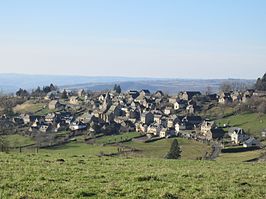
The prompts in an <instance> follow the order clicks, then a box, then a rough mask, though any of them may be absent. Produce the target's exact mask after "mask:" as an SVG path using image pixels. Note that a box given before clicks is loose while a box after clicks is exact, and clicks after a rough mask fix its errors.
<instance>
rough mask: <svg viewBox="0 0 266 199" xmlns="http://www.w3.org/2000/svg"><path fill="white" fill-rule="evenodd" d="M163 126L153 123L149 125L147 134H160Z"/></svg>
mask: <svg viewBox="0 0 266 199" xmlns="http://www.w3.org/2000/svg"><path fill="white" fill-rule="evenodd" d="M162 128H163V127H162V126H161V125H160V124H157V123H153V124H151V125H149V126H148V129H147V134H152V135H153V136H159V134H160V131H161V129H162Z"/></svg>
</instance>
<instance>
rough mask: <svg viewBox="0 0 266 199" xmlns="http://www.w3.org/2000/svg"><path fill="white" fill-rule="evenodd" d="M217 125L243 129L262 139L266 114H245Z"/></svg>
mask: <svg viewBox="0 0 266 199" xmlns="http://www.w3.org/2000/svg"><path fill="white" fill-rule="evenodd" d="M216 122H217V124H219V123H220V124H221V125H222V124H227V123H229V124H230V125H231V126H235V127H241V128H243V129H245V130H246V131H249V133H250V134H251V135H253V136H257V137H260V136H261V132H262V130H263V129H265V128H266V114H259V113H245V114H238V115H233V116H230V117H227V118H223V119H220V120H217V121H216Z"/></svg>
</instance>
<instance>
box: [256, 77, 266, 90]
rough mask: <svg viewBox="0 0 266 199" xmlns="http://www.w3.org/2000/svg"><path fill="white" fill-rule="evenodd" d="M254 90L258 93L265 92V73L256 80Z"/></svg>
mask: <svg viewBox="0 0 266 199" xmlns="http://www.w3.org/2000/svg"><path fill="white" fill-rule="evenodd" d="M255 88H256V90H259V91H266V73H265V74H264V75H263V77H262V78H258V79H257V82H256V84H255Z"/></svg>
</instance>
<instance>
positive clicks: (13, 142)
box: [5, 134, 35, 147]
mask: <svg viewBox="0 0 266 199" xmlns="http://www.w3.org/2000/svg"><path fill="white" fill-rule="evenodd" d="M5 138H6V140H7V142H8V145H9V146H10V147H19V146H25V145H29V144H34V143H35V142H34V140H33V139H32V138H31V137H26V136H22V135H18V134H15V135H8V136H5Z"/></svg>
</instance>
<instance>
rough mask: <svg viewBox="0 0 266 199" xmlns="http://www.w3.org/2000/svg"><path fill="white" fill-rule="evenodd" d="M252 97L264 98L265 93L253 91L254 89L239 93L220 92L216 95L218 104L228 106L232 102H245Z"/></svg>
mask: <svg viewBox="0 0 266 199" xmlns="http://www.w3.org/2000/svg"><path fill="white" fill-rule="evenodd" d="M252 96H256V97H266V93H265V92H260V91H255V90H254V89H248V90H246V91H245V92H241V91H230V92H220V93H219V95H217V96H216V97H217V99H218V102H219V103H220V104H230V103H233V102H244V103H245V102H247V101H248V100H249V99H250V98H251V97H252Z"/></svg>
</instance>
